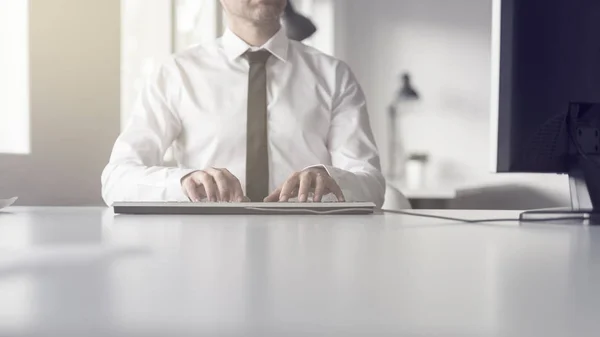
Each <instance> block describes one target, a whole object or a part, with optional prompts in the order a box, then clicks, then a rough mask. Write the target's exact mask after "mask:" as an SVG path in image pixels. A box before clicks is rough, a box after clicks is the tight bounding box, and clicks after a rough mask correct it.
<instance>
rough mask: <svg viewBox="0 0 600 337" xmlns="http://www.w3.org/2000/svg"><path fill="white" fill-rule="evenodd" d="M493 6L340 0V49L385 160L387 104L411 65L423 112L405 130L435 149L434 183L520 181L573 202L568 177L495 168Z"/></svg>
mask: <svg viewBox="0 0 600 337" xmlns="http://www.w3.org/2000/svg"><path fill="white" fill-rule="evenodd" d="M491 13H492V6H491V0H451V1H448V0H370V1H364V0H337V3H336V38H337V41H336V55H337V56H338V57H340V58H342V59H344V60H346V61H347V62H348V63H349V64H350V66H351V67H352V68H353V70H354V72H355V73H356V75H357V77H358V79H359V80H360V82H361V84H362V85H363V88H364V90H365V92H366V95H367V98H368V103H369V107H370V112H371V119H372V123H373V128H374V131H375V134H376V138H377V142H378V144H379V147H380V149H381V152H382V155H383V158H382V160H383V164H384V167H385V164H386V163H387V161H388V159H389V158H388V156H387V155H386V153H387V152H386V150H387V142H386V137H387V125H386V122H387V120H386V116H385V114H386V109H387V106H388V105H389V104H390V102H391V100H392V98H393V94H394V92H395V91H396V90H397V89H398V86H399V80H398V75H399V74H400V73H401V72H403V71H409V72H410V73H411V74H412V75H413V80H414V84H415V86H416V87H417V89H418V90H419V91H420V93H421V95H422V96H423V100H422V112H421V113H420V114H414V115H409V116H404V119H403V125H402V134H403V137H404V140H405V144H406V146H407V148H408V149H409V150H426V151H427V152H429V153H430V154H431V156H432V159H433V162H432V164H433V166H432V170H431V176H430V181H431V182H432V184H434V185H435V184H437V183H450V184H453V185H457V186H459V187H461V186H479V185H481V184H486V185H487V184H511V183H515V184H517V185H527V186H530V187H533V188H534V189H536V190H539V191H541V192H544V193H545V194H546V195H547V196H549V198H550V199H552V200H555V201H556V202H557V203H558V204H566V203H567V201H568V184H567V179H566V177H564V176H556V175H543V176H539V175H510V176H499V175H491V174H490V173H489V172H490V164H489V163H490V160H489V158H490V149H489V144H490V141H489V139H490V138H489V137H490V130H489V111H490V88H491V17H492V16H491Z"/></svg>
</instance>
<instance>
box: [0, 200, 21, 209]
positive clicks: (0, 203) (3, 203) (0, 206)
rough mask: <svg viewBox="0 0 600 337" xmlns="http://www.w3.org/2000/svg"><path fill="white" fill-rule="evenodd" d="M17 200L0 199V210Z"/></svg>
mask: <svg viewBox="0 0 600 337" xmlns="http://www.w3.org/2000/svg"><path fill="white" fill-rule="evenodd" d="M17 199H19V198H18V197H14V198H10V199H0V209H3V208H7V207H9V206H11V205H12V204H14V203H15V201H17Z"/></svg>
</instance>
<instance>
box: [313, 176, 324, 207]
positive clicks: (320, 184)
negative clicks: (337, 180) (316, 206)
mask: <svg viewBox="0 0 600 337" xmlns="http://www.w3.org/2000/svg"><path fill="white" fill-rule="evenodd" d="M315 180H316V182H315V194H314V196H313V201H314V202H321V201H322V200H323V195H324V194H325V188H326V187H327V184H326V182H325V176H323V175H322V174H317V178H316V179H315Z"/></svg>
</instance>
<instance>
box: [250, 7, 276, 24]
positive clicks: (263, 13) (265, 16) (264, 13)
mask: <svg viewBox="0 0 600 337" xmlns="http://www.w3.org/2000/svg"><path fill="white" fill-rule="evenodd" d="M282 14H283V12H282V11H281V10H279V8H278V7H275V6H268V7H267V6H266V7H263V8H260V9H257V10H256V11H255V12H254V14H253V15H252V16H253V17H254V19H255V20H256V21H277V20H279V19H280V18H281V15H282Z"/></svg>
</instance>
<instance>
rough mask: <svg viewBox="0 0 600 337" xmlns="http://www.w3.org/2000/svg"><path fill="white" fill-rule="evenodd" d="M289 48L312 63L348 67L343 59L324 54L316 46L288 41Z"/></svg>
mask: <svg viewBox="0 0 600 337" xmlns="http://www.w3.org/2000/svg"><path fill="white" fill-rule="evenodd" d="M290 49H291V50H292V52H293V53H295V54H296V55H298V56H299V57H300V58H302V59H305V60H307V61H310V62H313V63H318V64H322V65H326V66H330V67H344V68H349V67H348V65H347V64H346V63H345V62H344V61H342V60H340V59H337V58H335V57H334V56H331V55H329V54H325V53H324V52H322V51H320V50H318V49H317V48H314V47H311V46H307V45H305V44H304V43H302V42H298V41H290Z"/></svg>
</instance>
